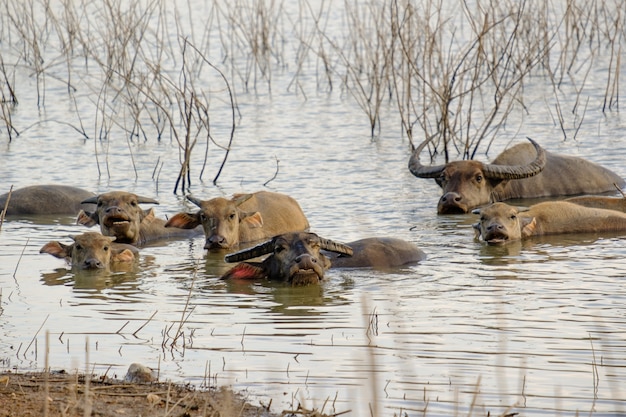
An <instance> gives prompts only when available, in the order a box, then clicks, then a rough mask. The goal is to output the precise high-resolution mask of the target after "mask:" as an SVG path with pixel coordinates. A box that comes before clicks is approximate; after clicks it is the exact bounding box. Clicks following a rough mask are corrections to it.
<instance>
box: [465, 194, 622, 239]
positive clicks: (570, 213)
mask: <svg viewBox="0 0 626 417" xmlns="http://www.w3.org/2000/svg"><path fill="white" fill-rule="evenodd" d="M473 213H474V214H478V215H479V216H480V219H479V221H478V223H476V224H474V229H475V234H476V238H477V239H479V238H482V239H483V240H484V241H485V242H487V243H490V244H503V243H507V242H511V241H516V240H522V239H527V238H531V237H533V236H545V235H555V234H564V233H616V232H624V233H626V213H623V212H621V211H616V210H607V209H601V208H594V207H584V206H581V205H578V204H575V203H571V202H569V201H546V202H543V203H538V204H535V205H532V206H530V207H529V208H528V209H520V208H518V207H514V206H510V205H508V204H506V203H500V202H499V203H493V204H491V205H489V206H486V207H483V208H480V209H476V210H474V211H473Z"/></svg>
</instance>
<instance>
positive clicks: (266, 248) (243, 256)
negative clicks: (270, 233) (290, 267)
mask: <svg viewBox="0 0 626 417" xmlns="http://www.w3.org/2000/svg"><path fill="white" fill-rule="evenodd" d="M273 251H274V239H271V240H268V241H265V242H263V243H260V244H258V245H256V246H253V247H251V248H248V249H244V250H240V251H239V252H235V253H231V254H228V255H226V256H225V257H224V261H225V262H241V261H245V260H247V259H252V258H256V257H257V256H262V255H267V254H268V253H271V252H273Z"/></svg>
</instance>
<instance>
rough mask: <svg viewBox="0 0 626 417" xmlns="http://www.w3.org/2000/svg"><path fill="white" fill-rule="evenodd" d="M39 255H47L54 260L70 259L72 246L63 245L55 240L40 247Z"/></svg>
mask: <svg viewBox="0 0 626 417" xmlns="http://www.w3.org/2000/svg"><path fill="white" fill-rule="evenodd" d="M39 253H48V254H50V255H52V256H54V257H56V258H61V259H65V258H71V257H72V245H64V244H63V243H61V242H57V241H56V240H54V241H52V242H48V243H46V244H45V245H43V246H42V248H41V249H40V250H39Z"/></svg>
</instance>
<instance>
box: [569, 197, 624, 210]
mask: <svg viewBox="0 0 626 417" xmlns="http://www.w3.org/2000/svg"><path fill="white" fill-rule="evenodd" d="M564 201H568V202H570V203H575V204H578V205H581V206H585V207H595V208H603V209H607V210H617V211H622V212H625V213H626V196H622V197H610V196H602V195H582V196H578V197H571V198H568V199H566V200H564Z"/></svg>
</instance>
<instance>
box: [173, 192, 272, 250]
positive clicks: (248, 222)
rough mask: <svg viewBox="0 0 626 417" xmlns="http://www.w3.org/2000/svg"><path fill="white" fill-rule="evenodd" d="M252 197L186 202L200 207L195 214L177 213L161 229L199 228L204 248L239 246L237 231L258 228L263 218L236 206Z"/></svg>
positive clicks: (249, 195)
mask: <svg viewBox="0 0 626 417" xmlns="http://www.w3.org/2000/svg"><path fill="white" fill-rule="evenodd" d="M252 196H253V194H241V195H237V196H236V197H234V198H233V199H230V200H229V199H226V198H223V197H216V198H213V199H211V200H206V201H203V200H198V199H196V198H193V197H191V196H187V199H188V200H189V201H191V202H192V203H194V204H195V205H197V206H198V207H200V210H199V211H197V212H196V213H177V214H175V215H174V216H172V217H171V218H170V219H169V220H168V221H167V223H166V224H165V227H178V228H181V229H193V228H195V227H197V226H199V225H202V227H203V229H204V234H205V237H206V244H205V245H204V248H205V249H230V248H233V247H236V246H237V245H239V236H240V228H242V227H249V228H255V227H261V226H262V225H263V218H262V217H261V214H260V213H259V212H256V211H255V212H247V211H244V210H242V209H241V208H240V207H239V206H240V205H241V204H243V203H244V202H245V201H247V200H248V199H249V198H251V197H252Z"/></svg>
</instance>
